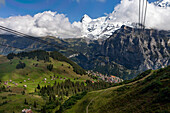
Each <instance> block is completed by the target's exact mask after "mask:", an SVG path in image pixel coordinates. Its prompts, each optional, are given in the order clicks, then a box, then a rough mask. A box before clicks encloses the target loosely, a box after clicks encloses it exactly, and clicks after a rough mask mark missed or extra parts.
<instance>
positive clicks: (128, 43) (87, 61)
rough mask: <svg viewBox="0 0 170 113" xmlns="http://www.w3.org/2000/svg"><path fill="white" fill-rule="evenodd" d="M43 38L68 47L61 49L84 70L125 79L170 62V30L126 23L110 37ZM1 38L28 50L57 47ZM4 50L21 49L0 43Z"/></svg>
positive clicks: (24, 40)
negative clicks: (92, 38)
mask: <svg viewBox="0 0 170 113" xmlns="http://www.w3.org/2000/svg"><path fill="white" fill-rule="evenodd" d="M41 38H42V39H43V40H46V41H48V42H52V43H54V44H56V45H60V46H62V47H64V48H67V49H66V50H64V51H63V50H59V49H58V51H60V52H61V53H63V54H64V55H65V56H67V57H68V58H70V59H71V60H73V61H75V62H76V63H77V64H79V65H80V66H81V67H83V68H84V69H87V70H94V71H98V72H101V73H103V74H108V75H116V76H119V77H120V78H123V79H130V78H133V77H135V76H136V75H137V74H138V73H140V72H142V71H145V70H147V69H158V68H162V67H164V66H168V65H170V31H158V30H153V29H146V30H145V31H142V30H140V29H135V28H131V27H127V26H122V27H121V28H120V29H118V30H116V31H115V32H114V33H113V34H112V35H111V36H110V38H107V39H106V40H101V39H100V40H89V38H87V39H86V38H79V39H78V38H71V39H57V38H54V37H41ZM0 41H1V43H2V44H6V45H11V46H14V47H19V48H24V49H28V50H35V49H36V50H37V49H43V50H48V51H49V50H50V51H52V50H55V49H54V48H52V47H51V46H47V45H44V44H40V43H38V42H35V41H31V40H28V39H25V38H23V37H17V36H12V35H0ZM0 52H1V53H2V54H8V53H10V52H20V51H19V50H16V49H10V48H4V47H1V46H0Z"/></svg>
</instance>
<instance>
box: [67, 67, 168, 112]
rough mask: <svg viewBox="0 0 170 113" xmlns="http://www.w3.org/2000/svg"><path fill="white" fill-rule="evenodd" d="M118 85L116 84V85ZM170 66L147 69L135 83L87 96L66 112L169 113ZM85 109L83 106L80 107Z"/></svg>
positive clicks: (118, 85)
mask: <svg viewBox="0 0 170 113" xmlns="http://www.w3.org/2000/svg"><path fill="white" fill-rule="evenodd" d="M115 85H116V84H115ZM169 86H170V66H168V67H166V68H163V69H159V70H148V71H145V72H144V73H142V74H140V75H138V76H137V77H136V78H134V79H132V80H127V81H124V82H122V83H120V84H117V85H116V86H115V87H112V88H109V89H107V90H103V91H100V92H91V93H88V94H86V96H84V97H83V98H82V99H81V100H80V101H79V102H78V103H77V104H75V105H74V106H73V107H72V108H71V109H69V110H67V113H76V112H78V111H79V112H81V113H85V112H86V106H87V105H88V103H89V102H90V100H91V99H93V98H95V97H97V96H96V93H97V95H100V96H98V97H97V99H94V101H93V102H92V103H91V104H90V105H89V109H88V112H89V113H169V112H170V88H169ZM81 106H83V107H81Z"/></svg>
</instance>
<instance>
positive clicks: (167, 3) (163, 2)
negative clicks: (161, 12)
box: [154, 0, 170, 7]
mask: <svg viewBox="0 0 170 113" xmlns="http://www.w3.org/2000/svg"><path fill="white" fill-rule="evenodd" d="M154 4H155V5H156V6H159V7H170V0H158V1H156V2H154Z"/></svg>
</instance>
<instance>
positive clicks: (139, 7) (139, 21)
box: [138, 0, 141, 27]
mask: <svg viewBox="0 0 170 113" xmlns="http://www.w3.org/2000/svg"><path fill="white" fill-rule="evenodd" d="M140 6H141V0H139V24H138V25H139V27H140V17H141V16H140V12H141V11H140Z"/></svg>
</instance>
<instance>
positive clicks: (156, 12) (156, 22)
mask: <svg viewBox="0 0 170 113" xmlns="http://www.w3.org/2000/svg"><path fill="white" fill-rule="evenodd" d="M138 1H139V0H122V1H121V4H119V5H117V6H116V7H115V9H114V11H113V13H112V14H110V15H111V16H113V17H115V18H116V19H115V20H114V21H120V22H122V21H123V22H125V21H130V22H138V8H139V5H138V4H139V2H138ZM146 26H147V27H148V28H156V29H162V30H170V7H167V8H163V7H158V6H155V5H154V4H153V3H148V8H147V14H146Z"/></svg>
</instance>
